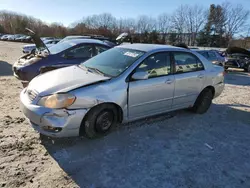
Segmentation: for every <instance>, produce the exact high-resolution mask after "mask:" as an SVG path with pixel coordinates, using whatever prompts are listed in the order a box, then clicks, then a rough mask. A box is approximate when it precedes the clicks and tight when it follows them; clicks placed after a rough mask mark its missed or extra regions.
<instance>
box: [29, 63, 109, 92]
mask: <svg viewBox="0 0 250 188" xmlns="http://www.w3.org/2000/svg"><path fill="white" fill-rule="evenodd" d="M109 79H110V77H105V76H102V75H99V74H95V73H91V72H89V71H87V70H84V69H82V68H80V67H79V66H76V65H75V66H70V67H65V68H60V69H57V70H54V71H50V72H47V73H44V74H42V75H39V76H37V77H35V78H34V79H33V80H32V81H31V82H30V83H29V86H28V90H33V91H35V92H37V93H39V95H40V96H45V95H49V94H52V93H60V92H68V91H70V90H72V89H76V88H78V87H82V86H86V85H89V84H93V83H96V82H100V81H104V80H109Z"/></svg>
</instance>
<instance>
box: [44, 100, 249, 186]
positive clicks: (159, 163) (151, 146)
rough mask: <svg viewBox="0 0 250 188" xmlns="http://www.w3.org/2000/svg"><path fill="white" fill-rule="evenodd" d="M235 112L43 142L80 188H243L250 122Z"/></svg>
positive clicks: (216, 108)
mask: <svg viewBox="0 0 250 188" xmlns="http://www.w3.org/2000/svg"><path fill="white" fill-rule="evenodd" d="M237 107H239V106H232V105H227V104H213V105H212V106H211V108H210V109H209V111H208V112H207V113H205V114H203V115H196V114H193V113H190V112H188V111H185V110H181V111H177V112H176V114H175V115H174V116H173V117H172V116H169V115H168V114H167V115H166V114H164V115H161V116H155V117H152V118H148V119H143V120H140V121H136V122H133V123H129V124H124V125H120V126H118V127H117V128H116V130H114V131H113V132H112V133H110V134H109V135H107V136H105V137H103V138H99V139H94V140H88V139H86V138H66V139H51V138H47V137H45V136H42V137H41V140H42V144H43V145H44V146H45V148H46V149H47V151H48V153H49V154H50V155H51V156H52V157H53V158H54V159H55V160H56V161H57V162H58V164H59V165H60V167H61V168H62V169H63V170H64V171H65V172H66V173H67V174H68V175H69V176H70V177H71V178H72V179H73V180H74V181H75V183H76V184H77V185H78V186H79V187H128V188H130V187H180V186H181V187H209V186H215V187H216V186H218V185H219V186H221V187H225V186H227V185H229V184H230V185H232V187H237V186H243V187H244V181H245V182H247V181H246V178H245V179H244V181H243V183H242V181H240V178H242V177H248V178H249V179H248V180H250V176H248V174H249V171H250V161H249V157H250V150H249V149H248V147H249V144H250V140H249V138H250V131H249V129H250V119H249V112H247V111H243V110H240V109H238V108H237ZM248 107H249V106H248ZM170 117H172V118H170ZM248 183H249V182H248ZM245 185H246V184H245Z"/></svg>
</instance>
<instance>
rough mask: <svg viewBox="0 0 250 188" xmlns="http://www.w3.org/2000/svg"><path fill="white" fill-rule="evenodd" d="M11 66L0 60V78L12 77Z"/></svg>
mask: <svg viewBox="0 0 250 188" xmlns="http://www.w3.org/2000/svg"><path fill="white" fill-rule="evenodd" d="M12 75H13V71H12V65H11V64H9V63H7V62H5V61H1V60H0V76H12Z"/></svg>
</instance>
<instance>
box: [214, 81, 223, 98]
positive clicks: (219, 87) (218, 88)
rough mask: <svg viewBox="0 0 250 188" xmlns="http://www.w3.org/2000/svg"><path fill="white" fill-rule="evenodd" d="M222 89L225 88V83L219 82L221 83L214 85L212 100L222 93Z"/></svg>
mask: <svg viewBox="0 0 250 188" xmlns="http://www.w3.org/2000/svg"><path fill="white" fill-rule="evenodd" d="M224 87H225V83H224V82H221V83H219V84H216V85H215V86H214V89H215V93H214V98H216V97H218V96H219V95H220V94H221V93H222V91H223V89H224Z"/></svg>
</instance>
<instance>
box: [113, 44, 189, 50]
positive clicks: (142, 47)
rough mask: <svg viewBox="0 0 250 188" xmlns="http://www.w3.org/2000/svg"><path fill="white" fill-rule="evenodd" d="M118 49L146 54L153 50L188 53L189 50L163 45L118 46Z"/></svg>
mask: <svg viewBox="0 0 250 188" xmlns="http://www.w3.org/2000/svg"><path fill="white" fill-rule="evenodd" d="M117 47H118V48H128V49H133V50H138V51H144V52H149V51H153V50H160V49H165V50H173V49H178V50H183V51H187V50H188V49H185V48H180V47H175V46H170V45H163V44H141V43H138V44H122V45H120V46H117Z"/></svg>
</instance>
